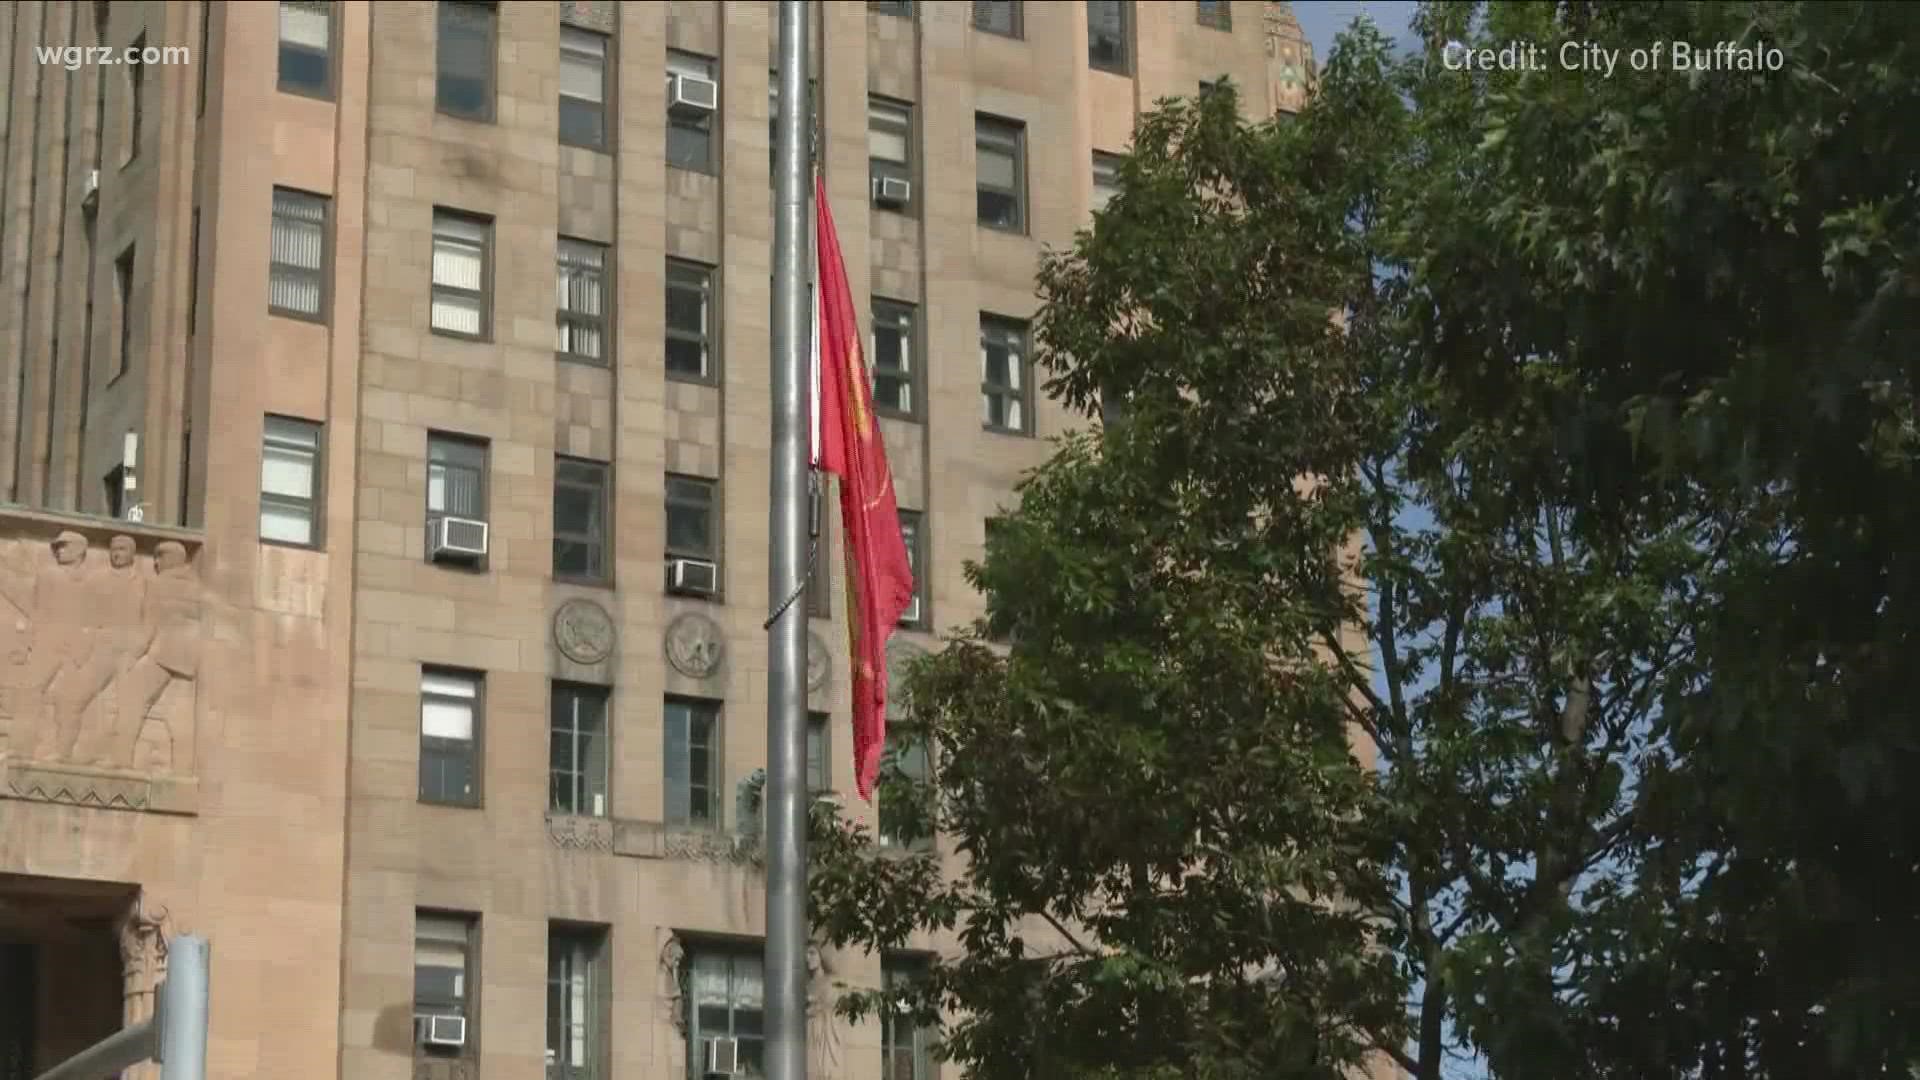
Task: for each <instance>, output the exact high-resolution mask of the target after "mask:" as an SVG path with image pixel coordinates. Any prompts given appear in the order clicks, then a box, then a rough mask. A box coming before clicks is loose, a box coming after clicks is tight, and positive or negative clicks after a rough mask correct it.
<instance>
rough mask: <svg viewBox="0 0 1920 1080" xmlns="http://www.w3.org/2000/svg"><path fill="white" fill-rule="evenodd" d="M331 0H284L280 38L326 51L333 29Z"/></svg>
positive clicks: (281, 12) (281, 6)
mask: <svg viewBox="0 0 1920 1080" xmlns="http://www.w3.org/2000/svg"><path fill="white" fill-rule="evenodd" d="M332 9H333V4H332V3H331V0H282V2H281V4H280V40H281V41H284V42H286V43H287V44H289V45H301V46H305V47H306V48H309V49H313V50H316V51H319V52H325V51H326V49H327V42H328V39H329V38H330V37H331V36H332V30H333V19H332V15H333V10H332Z"/></svg>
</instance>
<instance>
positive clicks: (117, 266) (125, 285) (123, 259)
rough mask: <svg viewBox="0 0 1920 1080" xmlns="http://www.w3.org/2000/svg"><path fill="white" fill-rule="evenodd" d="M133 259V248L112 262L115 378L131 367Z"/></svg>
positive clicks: (129, 248) (128, 248)
mask: <svg viewBox="0 0 1920 1080" xmlns="http://www.w3.org/2000/svg"><path fill="white" fill-rule="evenodd" d="M133 257H134V246H133V245H132V244H128V245H127V250H125V251H123V252H121V253H120V257H119V258H117V259H115V260H113V287H114V291H115V292H116V293H117V294H118V299H119V301H120V352H119V355H118V356H117V357H115V359H116V360H117V361H118V366H117V367H116V368H115V369H114V370H115V372H116V376H115V377H116V378H117V377H118V376H119V375H125V374H126V373H127V369H128V368H130V367H132V366H133Z"/></svg>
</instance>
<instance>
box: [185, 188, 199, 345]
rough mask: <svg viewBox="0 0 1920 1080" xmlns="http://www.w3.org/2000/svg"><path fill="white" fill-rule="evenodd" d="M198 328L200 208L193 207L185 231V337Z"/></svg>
mask: <svg viewBox="0 0 1920 1080" xmlns="http://www.w3.org/2000/svg"><path fill="white" fill-rule="evenodd" d="M199 330H200V208H199V207H198V206H196V207H194V208H193V218H192V221H191V223H190V224H189V226H188V231H187V338H188V339H189V340H191V339H192V338H193V336H194V335H195V334H197V333H198V332H199Z"/></svg>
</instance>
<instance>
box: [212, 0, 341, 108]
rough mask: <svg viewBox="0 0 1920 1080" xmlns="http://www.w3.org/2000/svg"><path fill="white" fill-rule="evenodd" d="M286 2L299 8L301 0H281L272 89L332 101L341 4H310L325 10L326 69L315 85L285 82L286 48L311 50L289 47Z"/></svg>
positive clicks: (322, 1)
mask: <svg viewBox="0 0 1920 1080" xmlns="http://www.w3.org/2000/svg"><path fill="white" fill-rule="evenodd" d="M309 2H310V0H309ZM289 3H292V4H293V5H294V6H296V7H298V6H300V3H301V0H280V7H279V16H280V31H279V33H278V34H277V35H276V40H277V43H278V46H279V62H278V65H277V67H276V70H275V73H274V76H275V77H274V89H275V90H277V91H278V92H280V93H282V94H294V95H296V96H299V97H306V98H313V99H315V100H317V101H332V100H333V99H334V85H335V83H336V82H337V81H338V71H339V55H340V50H339V49H337V48H335V47H334V44H335V42H337V41H338V40H339V38H340V5H339V4H337V3H334V2H333V0H320V3H319V4H312V5H311V6H325V7H326V9H327V44H326V49H325V50H324V51H323V52H322V53H321V54H320V60H321V64H322V66H323V67H324V68H325V72H326V73H325V74H324V75H323V76H322V77H321V81H320V85H319V86H317V87H315V86H308V85H303V84H300V83H293V84H289V83H288V82H287V64H286V59H287V53H288V52H289V51H293V52H296V53H311V52H312V51H313V50H312V49H311V48H310V47H307V46H303V45H293V46H289V45H288V44H287V38H286V29H285V28H286V18H287V7H288V5H289ZM204 40H205V39H202V41H203V43H204ZM203 55H204V50H203ZM201 63H202V65H203V69H204V65H205V60H204V59H203V60H202V61H201ZM203 79H204V76H203Z"/></svg>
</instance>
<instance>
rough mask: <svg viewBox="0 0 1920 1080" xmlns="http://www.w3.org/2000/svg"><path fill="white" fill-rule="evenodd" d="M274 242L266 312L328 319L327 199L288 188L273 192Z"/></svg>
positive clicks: (276, 189)
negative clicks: (326, 299)
mask: <svg viewBox="0 0 1920 1080" xmlns="http://www.w3.org/2000/svg"><path fill="white" fill-rule="evenodd" d="M271 243H272V248H273V253H272V256H271V259H272V261H271V262H270V263H269V264H268V267H267V310H268V311H271V312H273V313H274V314H275V315H291V316H293V317H295V318H299V319H321V318H324V315H323V314H322V313H323V311H324V310H325V303H324V297H325V294H326V286H325V283H326V265H327V200H326V198H325V197H324V196H320V195H310V194H308V193H307V192H304V191H294V190H291V189H289V188H274V189H273V236H272V241H271Z"/></svg>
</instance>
